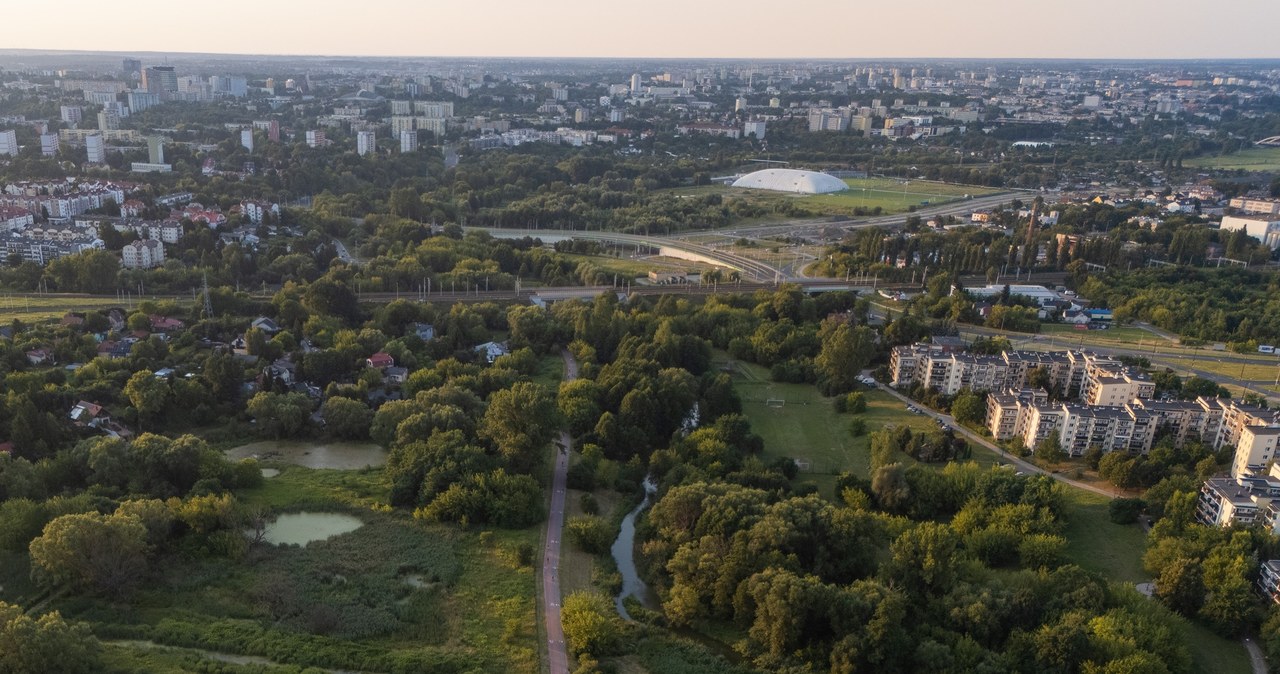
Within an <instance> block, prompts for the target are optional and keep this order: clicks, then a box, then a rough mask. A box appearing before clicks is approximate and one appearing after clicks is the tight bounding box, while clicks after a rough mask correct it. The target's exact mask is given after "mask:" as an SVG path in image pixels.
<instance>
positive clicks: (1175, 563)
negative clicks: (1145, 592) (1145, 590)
mask: <svg viewBox="0 0 1280 674" xmlns="http://www.w3.org/2000/svg"><path fill="white" fill-rule="evenodd" d="M1155 595H1156V598H1157V599H1159V600H1160V601H1161V602H1162V603H1163V604H1164V605H1165V606H1168V607H1169V608H1171V609H1173V610H1174V611H1177V612H1178V613H1181V614H1182V615H1184V616H1188V617H1190V616H1194V615H1196V614H1197V613H1199V611H1200V607H1201V606H1202V605H1203V604H1204V578H1203V575H1202V572H1201V569H1200V563H1199V562H1197V561H1196V560H1194V559H1190V558H1187V557H1179V558H1177V559H1174V560H1172V561H1170V562H1169V563H1167V564H1165V566H1164V570H1162V571H1161V572H1160V577H1159V578H1157V579H1156V589H1155Z"/></svg>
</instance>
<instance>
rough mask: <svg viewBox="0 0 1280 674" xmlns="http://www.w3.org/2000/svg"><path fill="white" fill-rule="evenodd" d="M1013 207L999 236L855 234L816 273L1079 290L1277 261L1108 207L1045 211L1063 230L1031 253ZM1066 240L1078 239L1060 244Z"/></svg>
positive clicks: (1046, 232)
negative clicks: (940, 274)
mask: <svg viewBox="0 0 1280 674" xmlns="http://www.w3.org/2000/svg"><path fill="white" fill-rule="evenodd" d="M1037 201H1038V199H1037ZM1013 206H1014V209H1013V210H1009V209H1004V208H996V209H994V210H993V211H992V213H991V215H990V217H991V223H992V224H993V225H995V226H997V227H998V228H994V229H993V228H985V227H983V228H979V227H973V228H962V229H959V230H951V231H939V230H933V229H929V228H926V227H924V226H923V224H924V223H922V222H921V221H920V220H919V218H914V219H912V220H910V221H909V222H908V226H907V228H906V229H905V230H903V231H899V232H887V231H885V230H883V229H876V228H868V229H860V230H856V231H855V232H853V233H852V234H850V235H849V236H848V237H847V238H846V239H845V240H844V241H842V242H841V243H840V244H839V245H836V246H833V247H830V248H828V250H827V253H826V255H824V256H823V257H822V259H820V260H819V261H817V262H816V263H815V264H814V266H813V267H812V270H813V271H814V272H815V273H819V274H822V275H825V276H836V277H841V276H845V275H853V276H858V275H866V276H871V275H875V276H879V278H880V279H882V280H886V281H908V280H910V279H912V278H916V279H918V278H919V277H920V275H921V270H922V269H923V268H928V269H930V270H932V271H933V272H936V271H939V270H941V271H946V272H948V273H950V274H952V275H954V276H960V275H977V276H984V277H986V278H987V280H988V281H994V280H995V277H996V276H997V275H1011V274H1012V273H1013V272H1014V271H1022V272H1026V271H1029V270H1038V271H1051V270H1052V271H1068V272H1071V278H1072V281H1073V282H1075V283H1080V282H1082V280H1083V279H1084V278H1085V277H1086V274H1085V268H1084V267H1083V264H1082V263H1089V264H1095V265H1102V266H1105V267H1108V268H1111V269H1131V268H1136V267H1145V266H1146V265H1147V261H1148V260H1152V259H1156V260H1161V261H1167V262H1172V263H1174V264H1185V265H1192V266H1195V265H1203V264H1206V263H1207V260H1208V258H1209V257H1210V252H1209V248H1210V245H1211V244H1216V245H1220V246H1222V249H1223V251H1222V254H1223V255H1225V256H1226V257H1229V258H1232V259H1236V260H1246V261H1249V262H1250V263H1251V264H1259V263H1262V262H1265V261H1267V260H1268V259H1270V258H1271V251H1270V249H1268V248H1267V247H1266V246H1263V245H1262V244H1261V243H1260V242H1258V240H1257V239H1254V238H1252V237H1250V236H1248V235H1247V234H1245V233H1244V232H1243V231H1228V232H1223V231H1219V230H1216V229H1212V228H1210V227H1208V226H1206V225H1205V224H1204V223H1202V222H1200V220H1199V218H1197V217H1194V216H1167V215H1166V214H1164V213H1162V211H1160V210H1159V209H1158V208H1155V207H1148V206H1142V205H1130V206H1125V207H1122V208H1115V207H1112V206H1107V205H1104V204H1074V205H1069V206H1061V205H1053V204H1042V205H1040V206H1039V212H1040V214H1041V215H1044V214H1046V213H1047V212H1048V211H1050V210H1058V211H1060V215H1059V218H1058V223H1057V224H1056V225H1053V226H1050V227H1042V228H1038V229H1037V231H1036V232H1035V233H1034V234H1033V235H1032V244H1031V245H1025V244H1026V242H1027V232H1026V227H1027V223H1026V220H1027V218H1026V217H1019V216H1018V209H1019V208H1021V207H1023V204H1021V203H1020V202H1017V201H1015V202H1014V204H1013ZM1026 206H1027V207H1030V204H1027V205H1026ZM1139 216H1148V217H1159V218H1161V219H1162V220H1163V223H1162V224H1160V225H1159V226H1158V227H1156V228H1154V229H1151V228H1147V227H1143V226H1142V225H1139V224H1138V223H1137V222H1136V221H1131V219H1133V218H1136V217H1139ZM939 220H940V223H941V224H943V225H947V224H965V222H964V221H963V220H959V221H956V220H954V219H952V218H947V217H944V218H940V219H939ZM1061 235H1066V236H1070V237H1072V238H1066V236H1062V238H1060V236H1061ZM1073 239H1075V240H1073ZM1042 253H1043V254H1042Z"/></svg>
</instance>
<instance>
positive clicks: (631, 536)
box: [610, 477, 658, 621]
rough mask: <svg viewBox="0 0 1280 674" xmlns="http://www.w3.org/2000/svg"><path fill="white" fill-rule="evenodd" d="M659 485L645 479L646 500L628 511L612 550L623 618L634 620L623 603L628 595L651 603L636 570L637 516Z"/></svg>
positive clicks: (645, 586) (620, 611) (618, 602)
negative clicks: (619, 586) (620, 579)
mask: <svg viewBox="0 0 1280 674" xmlns="http://www.w3.org/2000/svg"><path fill="white" fill-rule="evenodd" d="M657 491H658V485H656V484H654V483H653V480H652V478H649V477H646V478H645V479H644V500H642V501H640V505H638V506H636V507H635V510H632V511H631V512H629V513H627V516H626V517H624V518H622V528H621V529H620V530H619V531H618V540H616V541H614V542H613V547H612V548H611V549H610V552H612V553H613V561H614V562H615V563H616V564H617V565H618V573H619V574H620V575H621V576H622V591H621V592H619V593H618V596H617V598H616V599H614V604H615V605H616V606H617V608H618V615H620V616H622V617H623V619H625V620H627V621H630V620H632V618H631V614H629V613H627V607H626V606H625V605H624V604H623V602H624V600H626V598H627V597H635V598H636V599H639V600H640V602H641V603H643V604H646V605H648V604H649V603H650V598H649V587H648V586H647V585H645V584H644V581H643V580H640V574H639V573H637V572H636V552H635V548H636V517H637V516H638V515H639V514H640V513H641V512H642V511H643V510H644V509H645V508H648V507H649V504H650V503H651V502H653V495H654V494H655V493H657Z"/></svg>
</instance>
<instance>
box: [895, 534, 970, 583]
mask: <svg viewBox="0 0 1280 674" xmlns="http://www.w3.org/2000/svg"><path fill="white" fill-rule="evenodd" d="M959 546H960V538H959V537H958V536H957V535H956V534H955V532H954V531H952V530H951V527H949V526H947V525H945V524H938V523H936V522H921V523H920V524H918V525H916V526H915V527H912V528H910V529H907V530H906V531H904V532H902V535H900V536H898V538H897V539H896V540H895V541H894V542H893V544H892V545H890V546H889V552H890V554H892V556H893V560H892V563H891V569H892V577H894V578H898V579H901V580H902V583H903V585H904V586H905V587H907V588H908V589H910V590H912V591H915V592H920V593H922V594H931V593H932V594H944V593H946V591H947V590H949V589H950V587H951V584H952V582H953V581H954V580H955V578H956V572H957V569H956V566H957V561H958V557H959V554H960V553H959Z"/></svg>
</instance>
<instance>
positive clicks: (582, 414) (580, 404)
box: [556, 379, 602, 437]
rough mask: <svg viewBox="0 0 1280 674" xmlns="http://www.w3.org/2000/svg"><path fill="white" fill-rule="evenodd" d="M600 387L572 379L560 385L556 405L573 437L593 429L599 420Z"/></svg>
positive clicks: (588, 380)
mask: <svg viewBox="0 0 1280 674" xmlns="http://www.w3.org/2000/svg"><path fill="white" fill-rule="evenodd" d="M601 395H602V393H601V391H600V387H599V386H598V385H597V384H596V383H595V382H594V381H592V380H590V379H574V380H572V381H566V382H562V383H561V384H560V393H559V394H558V395H557V396H556V403H557V406H558V407H559V409H560V414H561V416H563V417H564V420H565V422H566V423H567V424H568V425H569V432H570V433H572V434H573V435H574V436H575V437H581V436H582V434H583V433H586V432H587V431H590V430H591V429H592V428H594V427H595V425H596V422H597V421H599V420H600V412H601V409H600V398H601Z"/></svg>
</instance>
